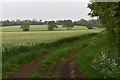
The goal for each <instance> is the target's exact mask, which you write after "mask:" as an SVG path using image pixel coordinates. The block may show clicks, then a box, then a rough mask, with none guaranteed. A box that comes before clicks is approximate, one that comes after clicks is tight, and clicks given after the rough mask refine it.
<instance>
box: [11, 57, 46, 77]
mask: <svg viewBox="0 0 120 80" xmlns="http://www.w3.org/2000/svg"><path fill="white" fill-rule="evenodd" d="M45 57H46V55H44V56H42V57H40V58H37V59H36V60H34V61H32V62H30V63H28V64H23V65H21V67H20V69H19V71H18V72H17V73H15V75H13V76H12V77H11V78H31V77H32V75H33V74H34V73H36V72H37V71H38V69H39V66H38V63H39V61H41V60H43V59H45Z"/></svg>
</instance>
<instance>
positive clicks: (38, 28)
mask: <svg viewBox="0 0 120 80" xmlns="http://www.w3.org/2000/svg"><path fill="white" fill-rule="evenodd" d="M0 29H1V27H0ZM86 29H87V28H86V27H85V26H75V27H74V28H73V30H86ZM55 30H56V31H65V30H66V28H63V27H62V25H58V28H56V29H55ZM30 31H48V29H47V25H30ZM2 32H22V29H21V28H20V26H5V27H2Z"/></svg>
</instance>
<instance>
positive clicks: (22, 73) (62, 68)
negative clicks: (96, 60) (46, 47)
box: [11, 45, 87, 78]
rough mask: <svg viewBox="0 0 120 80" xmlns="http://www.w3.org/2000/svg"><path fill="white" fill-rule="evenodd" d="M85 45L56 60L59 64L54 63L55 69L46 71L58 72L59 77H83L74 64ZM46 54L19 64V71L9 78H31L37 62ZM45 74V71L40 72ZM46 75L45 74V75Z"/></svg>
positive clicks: (36, 68)
mask: <svg viewBox="0 0 120 80" xmlns="http://www.w3.org/2000/svg"><path fill="white" fill-rule="evenodd" d="M86 46H87V45H85V46H83V47H82V48H80V49H79V50H76V51H74V52H71V54H70V56H68V58H66V59H65V60H63V61H60V62H58V63H59V65H56V68H55V69H56V70H53V71H51V70H49V69H50V68H49V69H48V70H47V69H46V70H47V73H49V72H50V73H53V74H54V73H60V76H59V77H60V78H84V76H83V74H82V73H81V72H80V70H79V68H78V67H77V66H76V58H77V56H78V55H79V54H80V53H81V52H82V50H83V49H84V48H85V47H86ZM46 57H47V55H44V56H42V57H40V58H37V59H35V60H34V61H32V62H30V63H27V64H23V65H21V67H20V69H19V71H18V72H17V73H16V74H15V75H13V76H12V77H11V78H31V77H32V75H33V74H34V73H37V72H38V71H39V68H40V67H39V66H38V64H39V62H40V61H42V60H44V59H45V58H46ZM42 73H43V74H46V71H43V72H42ZM46 76H47V75H46Z"/></svg>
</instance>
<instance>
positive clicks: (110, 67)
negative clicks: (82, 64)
mask: <svg viewBox="0 0 120 80" xmlns="http://www.w3.org/2000/svg"><path fill="white" fill-rule="evenodd" d="M119 61H120V58H119ZM91 67H92V68H93V69H95V70H99V71H100V73H102V74H104V78H107V77H112V78H116V77H120V66H119V65H118V63H117V60H115V59H112V58H110V57H109V55H108V53H106V52H101V55H100V56H99V57H98V58H97V59H94V60H93V61H92V66H91Z"/></svg>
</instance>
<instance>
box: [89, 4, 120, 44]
mask: <svg viewBox="0 0 120 80" xmlns="http://www.w3.org/2000/svg"><path fill="white" fill-rule="evenodd" d="M118 5H119V4H118V2H91V3H90V4H89V5H88V7H89V8H90V9H91V12H90V13H89V15H91V16H92V17H94V16H95V17H98V20H100V22H101V23H102V24H103V25H104V26H105V27H106V30H107V32H108V35H109V38H110V39H111V40H112V41H114V42H116V41H118V40H117V37H118V36H119V35H118V32H119V31H120V30H119V29H118V28H119V24H118V21H119V18H120V17H118V18H117V17H114V14H115V9H116V8H117V7H118ZM116 10H117V9H116ZM118 10H119V9H118ZM118 10H117V11H118ZM117 11H116V12H117ZM118 12H119V11H118Z"/></svg>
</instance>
